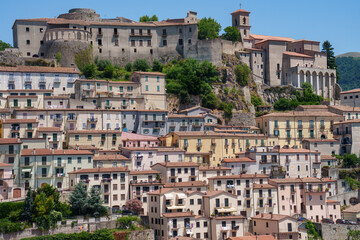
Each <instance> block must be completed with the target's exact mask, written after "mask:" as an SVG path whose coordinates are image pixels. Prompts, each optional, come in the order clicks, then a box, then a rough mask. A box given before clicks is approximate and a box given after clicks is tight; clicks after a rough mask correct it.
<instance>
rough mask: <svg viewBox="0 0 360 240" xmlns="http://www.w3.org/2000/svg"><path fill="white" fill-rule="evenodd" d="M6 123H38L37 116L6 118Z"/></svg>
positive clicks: (4, 121)
mask: <svg viewBox="0 0 360 240" xmlns="http://www.w3.org/2000/svg"><path fill="white" fill-rule="evenodd" d="M3 123H4V124H12V123H37V119H36V118H30V119H4V120H3Z"/></svg>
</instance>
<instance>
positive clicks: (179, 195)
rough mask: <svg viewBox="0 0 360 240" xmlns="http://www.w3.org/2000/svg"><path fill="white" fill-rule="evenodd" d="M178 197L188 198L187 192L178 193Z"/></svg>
mask: <svg viewBox="0 0 360 240" xmlns="http://www.w3.org/2000/svg"><path fill="white" fill-rule="evenodd" d="M177 197H178V199H186V194H185V193H178V194H177Z"/></svg>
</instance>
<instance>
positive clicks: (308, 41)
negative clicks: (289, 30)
mask: <svg viewBox="0 0 360 240" xmlns="http://www.w3.org/2000/svg"><path fill="white" fill-rule="evenodd" d="M293 42H294V43H296V42H307V43H320V42H318V41H313V40H307V39H299V40H295V41H293Z"/></svg>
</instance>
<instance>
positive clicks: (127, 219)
mask: <svg viewBox="0 0 360 240" xmlns="http://www.w3.org/2000/svg"><path fill="white" fill-rule="evenodd" d="M118 222H119V223H120V228H121V229H129V228H130V227H134V226H133V224H134V223H135V222H137V223H140V222H141V220H140V218H138V217H136V216H123V217H120V218H118Z"/></svg>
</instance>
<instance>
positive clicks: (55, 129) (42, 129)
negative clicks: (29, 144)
mask: <svg viewBox="0 0 360 240" xmlns="http://www.w3.org/2000/svg"><path fill="white" fill-rule="evenodd" d="M38 132H61V129H60V127H39V128H38Z"/></svg>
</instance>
